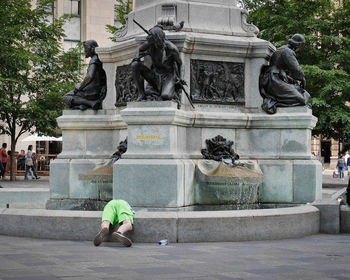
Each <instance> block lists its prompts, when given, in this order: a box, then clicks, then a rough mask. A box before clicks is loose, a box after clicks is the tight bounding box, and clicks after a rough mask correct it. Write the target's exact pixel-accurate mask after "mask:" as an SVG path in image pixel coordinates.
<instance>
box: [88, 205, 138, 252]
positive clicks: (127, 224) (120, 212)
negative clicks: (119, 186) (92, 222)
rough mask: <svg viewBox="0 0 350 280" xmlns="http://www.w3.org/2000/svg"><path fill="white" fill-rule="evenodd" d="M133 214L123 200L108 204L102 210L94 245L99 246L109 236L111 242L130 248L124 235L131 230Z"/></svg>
mask: <svg viewBox="0 0 350 280" xmlns="http://www.w3.org/2000/svg"><path fill="white" fill-rule="evenodd" d="M134 214H135V212H134V210H132V208H131V207H130V205H129V203H127V202H126V201H125V200H121V199H117V200H116V199H114V200H111V201H110V202H108V203H107V204H106V206H105V207H104V209H103V213H102V223H101V229H100V231H99V232H98V234H97V235H96V236H95V238H94V245H95V246H99V245H100V244H101V243H102V242H104V241H106V240H107V238H108V237H109V236H111V239H112V240H113V241H119V242H120V243H121V244H123V245H124V246H126V247H130V246H131V245H132V242H131V240H130V239H129V238H128V237H126V236H125V235H124V233H125V232H128V231H131V230H132V225H133V223H134V219H133V217H134Z"/></svg>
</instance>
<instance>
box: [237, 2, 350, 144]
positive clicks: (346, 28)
mask: <svg viewBox="0 0 350 280" xmlns="http://www.w3.org/2000/svg"><path fill="white" fill-rule="evenodd" d="M240 2H241V4H242V5H243V6H244V7H245V8H246V9H247V10H249V12H250V15H249V17H248V20H249V21H251V22H253V23H254V24H255V25H257V26H258V27H259V29H260V30H261V32H260V34H259V35H258V36H259V37H260V38H262V39H265V40H268V41H270V42H272V43H273V44H274V45H276V47H279V46H281V45H283V44H286V42H287V39H288V38H290V37H291V36H292V35H293V34H295V33H300V34H303V35H304V36H305V38H306V45H305V47H304V49H303V51H302V53H301V56H300V58H299V62H300V63H301V64H302V65H301V66H302V68H303V70H304V73H305V76H306V81H307V88H306V89H307V90H308V92H309V93H310V94H311V96H312V106H313V113H314V115H316V116H317V117H318V123H317V125H316V127H315V129H314V130H313V134H314V135H318V134H321V135H323V136H326V137H330V138H335V139H344V138H345V137H348V138H349V136H350V135H349V134H350V108H349V104H348V103H347V102H348V101H349V100H350V37H349V34H350V1H349V0H343V1H332V0H303V1H299V0H241V1H240Z"/></svg>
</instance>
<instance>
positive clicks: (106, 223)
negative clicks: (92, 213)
mask: <svg viewBox="0 0 350 280" xmlns="http://www.w3.org/2000/svg"><path fill="white" fill-rule="evenodd" d="M110 226H111V222H110V221H103V222H102V223H101V229H103V228H108V229H109V227H110Z"/></svg>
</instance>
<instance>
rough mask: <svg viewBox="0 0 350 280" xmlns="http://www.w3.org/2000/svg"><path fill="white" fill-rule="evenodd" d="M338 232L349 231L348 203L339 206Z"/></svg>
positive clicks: (349, 209)
mask: <svg viewBox="0 0 350 280" xmlns="http://www.w3.org/2000/svg"><path fill="white" fill-rule="evenodd" d="M340 232H341V233H350V207H349V206H348V205H341V206H340Z"/></svg>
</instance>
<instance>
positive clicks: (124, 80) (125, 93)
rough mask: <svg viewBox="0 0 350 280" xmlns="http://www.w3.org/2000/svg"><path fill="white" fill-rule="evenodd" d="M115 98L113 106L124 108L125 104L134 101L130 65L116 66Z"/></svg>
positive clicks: (135, 93) (133, 86) (134, 92)
mask: <svg viewBox="0 0 350 280" xmlns="http://www.w3.org/2000/svg"><path fill="white" fill-rule="evenodd" d="M115 88H116V92H117V98H116V103H115V106H116V107H119V106H126V102H130V101H136V99H137V92H136V85H135V83H134V81H133V79H132V72H131V67H130V65H124V66H118V67H117V72H116V79H115Z"/></svg>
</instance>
